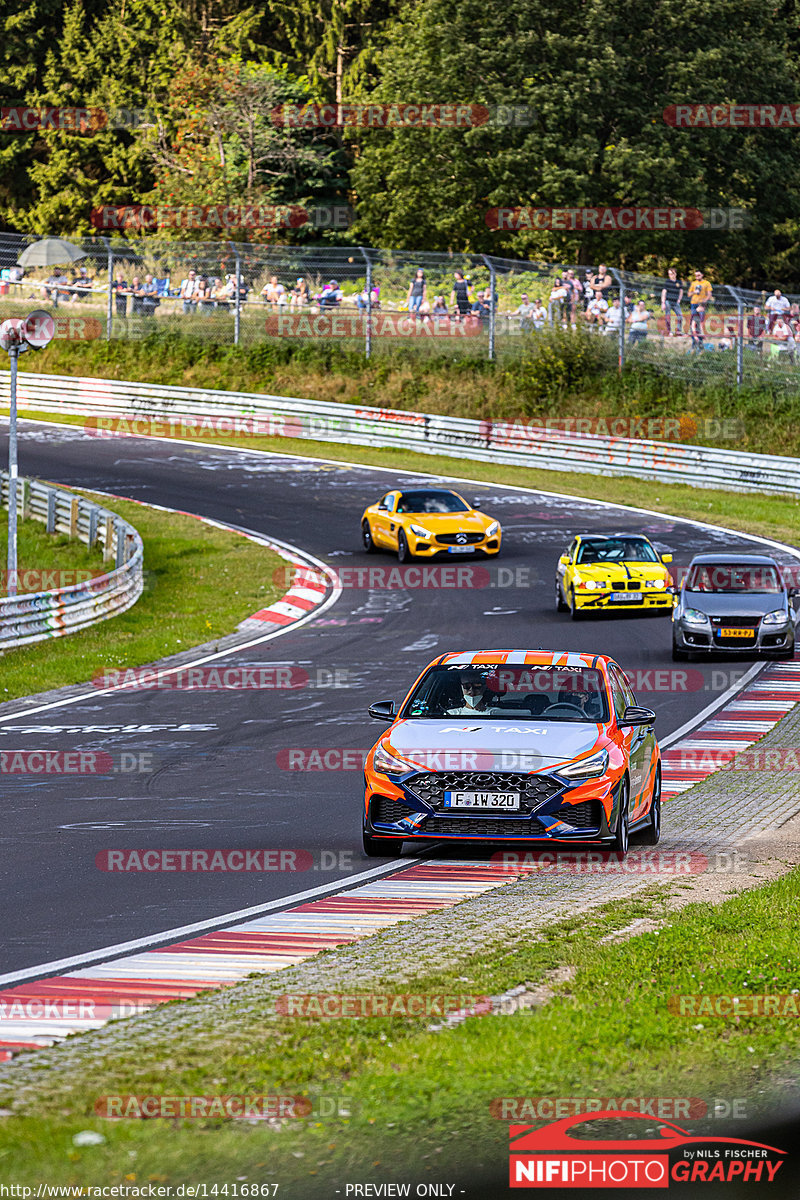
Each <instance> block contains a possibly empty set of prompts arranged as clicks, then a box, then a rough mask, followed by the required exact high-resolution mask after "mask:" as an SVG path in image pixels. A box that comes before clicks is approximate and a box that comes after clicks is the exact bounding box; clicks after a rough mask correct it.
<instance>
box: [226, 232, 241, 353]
mask: <svg viewBox="0 0 800 1200" xmlns="http://www.w3.org/2000/svg"><path fill="white" fill-rule="evenodd" d="M228 245H229V246H230V248H231V250H232V251H233V253H234V256H235V258H236V304H235V305H234V309H233V344H234V346H238V345H239V338H240V336H241V331H242V259H241V256H240V254H239V251H238V249H237V247H236V244H235V242H228Z"/></svg>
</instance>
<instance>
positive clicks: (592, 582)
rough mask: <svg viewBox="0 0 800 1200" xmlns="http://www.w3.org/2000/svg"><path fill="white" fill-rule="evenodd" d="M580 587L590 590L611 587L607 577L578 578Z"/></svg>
mask: <svg viewBox="0 0 800 1200" xmlns="http://www.w3.org/2000/svg"><path fill="white" fill-rule="evenodd" d="M575 582H576V584H577V586H578V588H585V589H586V590H587V591H589V592H604V591H607V590H608V588H610V587H611V584H610V583H609V582H608V580H607V579H576V580H575Z"/></svg>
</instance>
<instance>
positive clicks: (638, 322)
mask: <svg viewBox="0 0 800 1200" xmlns="http://www.w3.org/2000/svg"><path fill="white" fill-rule="evenodd" d="M649 318H650V313H649V312H648V311H647V306H646V305H645V302H644V300H639V301H638V303H637V304H636V307H635V308H634V310H633V312H632V313H630V315H629V316H628V318H627V320H628V324H629V325H630V330H629V332H628V345H629V346H635V345H636V344H637V342H643V341H644V340H645V339H646V337H647V322H648V320H649Z"/></svg>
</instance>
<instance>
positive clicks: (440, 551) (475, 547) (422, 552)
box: [408, 534, 502, 562]
mask: <svg viewBox="0 0 800 1200" xmlns="http://www.w3.org/2000/svg"><path fill="white" fill-rule="evenodd" d="M501 543H502V536H501V535H500V534H496V535H495V536H494V537H491V538H482V539H481V541H479V542H475V543H473V544H471V545H468V546H464V547H463V548H462V547H460V546H443V545H440V543H438V542H437V541H435V540H434V541H432V542H423V541H413V540H412V538H409V547H408V548H409V550H410V551H411V553H412V554H413V555H414V557H415V558H439V559H441V558H446V559H448V561H450V562H457V561H458V559H460V558H467V559H468V558H470V557H471V556H472V555H473V554H477V555H480V556H481V557H482V558H492V557H494V555H495V554H499V553H500V546H501Z"/></svg>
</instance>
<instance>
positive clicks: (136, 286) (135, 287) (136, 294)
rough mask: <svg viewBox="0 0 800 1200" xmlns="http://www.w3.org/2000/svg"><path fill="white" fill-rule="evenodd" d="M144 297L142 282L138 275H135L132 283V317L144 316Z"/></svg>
mask: <svg viewBox="0 0 800 1200" xmlns="http://www.w3.org/2000/svg"><path fill="white" fill-rule="evenodd" d="M143 296H144V292H143V291H142V281H141V279H140V278H139V276H138V275H134V277H133V279H132V281H131V297H132V299H131V316H132V317H141V316H142V315H143V309H142V298H143Z"/></svg>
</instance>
